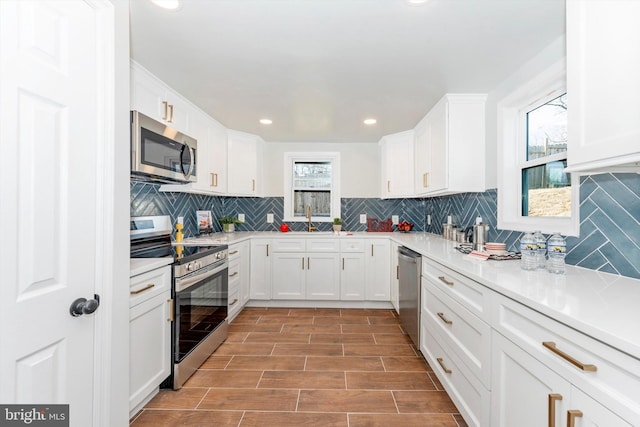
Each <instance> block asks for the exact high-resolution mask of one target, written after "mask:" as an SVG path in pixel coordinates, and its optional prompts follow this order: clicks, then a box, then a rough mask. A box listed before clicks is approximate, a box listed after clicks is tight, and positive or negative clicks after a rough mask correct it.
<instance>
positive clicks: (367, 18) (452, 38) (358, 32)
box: [131, 0, 565, 142]
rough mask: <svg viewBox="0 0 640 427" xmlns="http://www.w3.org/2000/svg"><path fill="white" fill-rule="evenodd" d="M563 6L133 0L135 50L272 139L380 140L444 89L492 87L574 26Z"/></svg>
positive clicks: (199, 99)
mask: <svg viewBox="0 0 640 427" xmlns="http://www.w3.org/2000/svg"><path fill="white" fill-rule="evenodd" d="M564 7H565V1H564V0H430V1H429V2H427V3H426V4H424V5H422V6H413V5H409V4H408V3H407V2H406V1H405V0H184V4H183V6H182V7H181V9H179V10H178V11H174V12H171V11H166V10H162V9H159V8H158V7H157V6H154V5H153V4H152V3H151V2H150V1H148V0H131V56H132V58H133V59H134V60H136V61H137V62H139V63H140V64H142V65H143V66H144V67H146V68H147V69H149V70H150V71H151V72H152V73H154V74H155V75H157V76H158V77H159V78H161V79H162V80H164V81H165V82H166V83H167V84H169V85H170V86H171V87H173V88H174V89H175V90H177V91H178V92H180V93H182V94H183V95H184V96H186V97H187V98H188V99H189V100H191V101H192V102H193V103H194V104H196V105H198V106H199V107H200V108H201V109H203V110H204V111H206V112H207V113H208V114H210V115H211V116H212V117H214V118H215V119H217V120H218V121H219V122H220V123H222V124H223V125H225V126H226V127H228V128H232V129H237V130H242V131H245V132H249V133H254V134H258V135H260V136H262V137H263V138H264V139H265V140H267V141H281V142H285V141H299V142H353V141H358V142H374V141H378V140H379V139H380V137H381V136H382V135H386V134H389V133H394V132H399V131H403V130H407V129H411V128H413V127H414V126H415V125H416V124H417V122H418V121H419V120H420V119H421V118H422V117H423V116H424V115H425V114H426V113H427V112H428V111H429V109H430V108H431V107H432V106H433V105H434V104H435V103H436V102H437V101H438V99H440V97H441V96H442V95H443V94H444V93H447V92H459V93H464V92H466V93H471V92H485V93H486V92H489V91H491V90H492V89H493V88H494V87H496V86H497V85H498V84H499V83H500V82H501V81H502V80H504V79H505V78H506V77H508V76H509V75H510V74H511V73H512V72H514V71H515V70H516V69H517V68H518V67H519V66H520V65H522V64H523V63H524V62H525V61H526V60H527V59H528V58H530V57H532V56H533V55H535V54H536V53H538V52H539V51H540V50H542V49H543V48H544V47H545V46H547V45H548V44H549V43H550V42H551V41H553V40H555V39H556V38H557V37H559V36H561V35H562V34H563V33H564V29H565V25H564V20H565V13H564ZM263 117H267V118H270V119H272V120H273V124H272V125H270V126H265V125H261V124H259V123H258V120H259V119H260V118H263ZM367 117H374V118H376V119H377V120H378V123H377V124H376V125H374V126H366V125H364V124H363V123H362V121H363V120H364V119H365V118H367Z"/></svg>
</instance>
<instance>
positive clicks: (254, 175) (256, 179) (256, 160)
mask: <svg viewBox="0 0 640 427" xmlns="http://www.w3.org/2000/svg"><path fill="white" fill-rule="evenodd" d="M227 133H228V145H227V148H228V151H227V159H228V163H227V167H228V169H227V171H228V180H227V192H228V193H229V194H230V195H233V196H259V195H261V194H262V150H263V144H264V141H263V140H262V138H260V137H259V136H256V135H252V134H248V133H244V132H239V131H236V130H231V129H229V130H228V131H227Z"/></svg>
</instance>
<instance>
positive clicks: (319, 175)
mask: <svg viewBox="0 0 640 427" xmlns="http://www.w3.org/2000/svg"><path fill="white" fill-rule="evenodd" d="M293 188H326V189H330V188H331V162H295V164H294V166H293Z"/></svg>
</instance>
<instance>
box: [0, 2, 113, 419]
mask: <svg viewBox="0 0 640 427" xmlns="http://www.w3.org/2000/svg"><path fill="white" fill-rule="evenodd" d="M105 5H106V6H105ZM101 7H102V8H104V7H107V8H109V7H111V5H110V4H109V3H106V2H103V3H98V2H91V4H88V3H86V2H83V1H50V0H47V1H9V0H2V1H0V76H1V79H0V93H1V94H2V96H1V97H0V152H1V153H2V167H1V168H0V194H1V200H2V202H1V203H0V223H1V224H2V227H3V233H2V244H1V249H0V271H2V285H1V286H0V328H1V331H0V349H1V351H0V384H2V386H1V387H0V402H2V403H5V404H9V403H21V404H49V403H53V404H62V403H64V404H69V405H70V419H71V425H72V426H80V425H82V426H90V425H93V420H94V417H93V411H94V379H93V378H94V339H95V334H94V330H95V328H96V324H97V323H99V322H100V320H99V319H100V310H98V311H97V312H96V314H92V315H82V316H80V317H72V316H71V315H70V312H69V308H70V305H71V303H72V301H74V300H75V299H77V298H80V297H84V298H93V296H94V292H95V289H96V288H97V287H98V286H99V285H100V286H101V284H99V283H98V282H99V281H100V277H101V273H102V271H101V270H100V269H99V268H98V265H99V262H100V259H101V256H102V253H101V252H100V250H99V249H98V247H99V246H98V244H99V242H98V239H97V238H96V235H97V233H98V232H99V231H100V230H101V228H100V225H101V221H102V220H101V218H102V216H101V215H102V212H101V210H100V209H99V207H98V201H100V200H101V198H102V195H103V189H102V187H101V185H102V182H101V181H100V180H99V179H97V177H98V176H103V175H102V171H103V166H102V163H101V159H99V158H98V155H97V153H98V150H99V148H100V147H101V146H102V145H103V144H104V143H105V141H104V138H105V128H106V124H105V123H104V122H103V121H104V119H102V117H105V116H108V114H105V112H104V111H103V107H104V106H105V105H107V103H108V102H109V100H108V96H106V94H105V93H104V92H105V91H106V89H104V88H105V87H107V86H108V85H105V84H104V81H105V79H106V77H105V76H104V72H105V68H106V66H107V65H109V64H108V63H105V61H104V58H105V57H106V56H105V53H104V50H103V49H105V48H107V47H106V46H104V45H103V44H101V41H102V40H100V39H99V34H101V33H100V31H101V30H102V31H104V28H102V29H101V27H100V24H102V23H104V21H103V20H102V19H103V17H104V15H102V14H103V13H104V11H105V9H100V8H101ZM111 102H112V101H111Z"/></svg>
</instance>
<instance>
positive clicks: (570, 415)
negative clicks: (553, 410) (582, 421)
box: [567, 409, 583, 427]
mask: <svg viewBox="0 0 640 427" xmlns="http://www.w3.org/2000/svg"><path fill="white" fill-rule="evenodd" d="M582 415H583V414H582V411H581V410H579V409H569V410H568V411H567V427H575V426H576V418H578V417H582Z"/></svg>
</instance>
